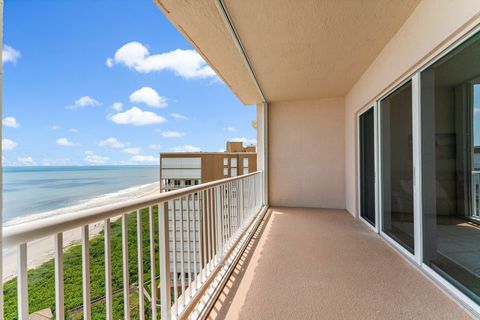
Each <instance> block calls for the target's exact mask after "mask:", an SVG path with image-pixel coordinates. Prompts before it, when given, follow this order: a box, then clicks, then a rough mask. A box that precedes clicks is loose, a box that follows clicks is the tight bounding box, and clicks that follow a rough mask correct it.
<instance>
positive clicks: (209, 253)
mask: <svg viewBox="0 0 480 320" xmlns="http://www.w3.org/2000/svg"><path fill="white" fill-rule="evenodd" d="M209 191H210V189H207V190H205V192H206V198H207V199H206V203H207V211H206V215H205V216H206V223H207V248H208V250H207V266H208V268H207V270H208V275H210V271H211V267H212V265H211V262H212V242H211V221H210V192H209Z"/></svg>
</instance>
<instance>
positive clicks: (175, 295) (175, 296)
mask: <svg viewBox="0 0 480 320" xmlns="http://www.w3.org/2000/svg"><path fill="white" fill-rule="evenodd" d="M176 201H177V200H173V212H172V222H173V223H172V225H173V233H172V234H173V236H172V238H173V304H174V305H175V310H178V308H177V299H178V285H177V278H178V275H177V206H176Z"/></svg>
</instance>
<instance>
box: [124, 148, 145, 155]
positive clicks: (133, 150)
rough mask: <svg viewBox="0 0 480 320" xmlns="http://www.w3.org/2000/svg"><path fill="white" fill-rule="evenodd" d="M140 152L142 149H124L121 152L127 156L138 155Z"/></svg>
mask: <svg viewBox="0 0 480 320" xmlns="http://www.w3.org/2000/svg"><path fill="white" fill-rule="evenodd" d="M140 151H142V148H125V149H123V152H125V153H128V154H139V153H140Z"/></svg>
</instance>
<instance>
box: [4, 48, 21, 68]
mask: <svg viewBox="0 0 480 320" xmlns="http://www.w3.org/2000/svg"><path fill="white" fill-rule="evenodd" d="M20 56H21V54H20V51H18V50H15V49H14V48H12V47H10V46H9V45H4V46H3V49H2V58H3V61H2V64H4V63H7V62H12V63H16V62H17V60H18V58H20Z"/></svg>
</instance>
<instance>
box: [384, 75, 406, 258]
mask: <svg viewBox="0 0 480 320" xmlns="http://www.w3.org/2000/svg"><path fill="white" fill-rule="evenodd" d="M380 113H381V134H382V135H381V149H382V150H381V161H382V162H381V164H382V218H383V223H382V224H383V226H382V230H383V232H385V233H386V234H388V235H389V236H390V237H391V238H393V239H394V240H395V241H396V242H398V243H399V244H400V245H402V246H403V247H405V248H406V249H407V250H408V251H410V252H412V253H413V252H414V229H413V162H412V160H413V159H412V157H413V156H412V84H411V82H408V83H406V84H405V85H403V86H402V87H400V88H399V89H397V90H396V91H395V92H393V93H392V94H390V95H389V96H388V97H386V98H385V99H383V100H382V101H381V102H380Z"/></svg>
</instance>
